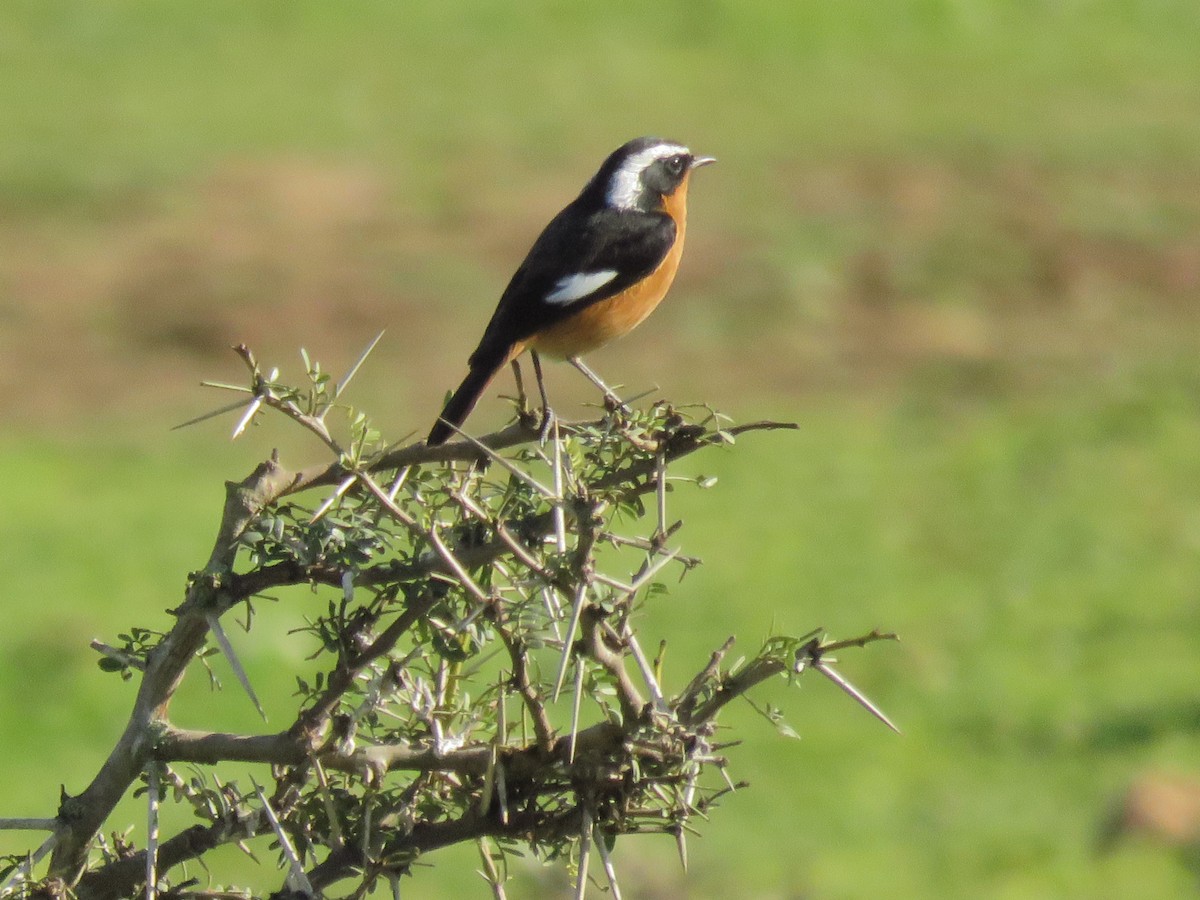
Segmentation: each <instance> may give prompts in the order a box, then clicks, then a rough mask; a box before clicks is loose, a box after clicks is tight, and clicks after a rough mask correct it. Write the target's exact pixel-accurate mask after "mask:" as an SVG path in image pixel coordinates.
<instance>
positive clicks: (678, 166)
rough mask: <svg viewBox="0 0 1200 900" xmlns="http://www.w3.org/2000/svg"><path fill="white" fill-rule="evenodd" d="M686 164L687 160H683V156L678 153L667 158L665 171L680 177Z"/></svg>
mask: <svg viewBox="0 0 1200 900" xmlns="http://www.w3.org/2000/svg"><path fill="white" fill-rule="evenodd" d="M686 164H687V160H685V159H684V157H683V154H679V153H677V154H675V155H674V156H670V157H667V160H666V163H665V165H666V167H667V171H668V172H670V173H671V174H672V175H682V174H683V169H684V166H685V165H686Z"/></svg>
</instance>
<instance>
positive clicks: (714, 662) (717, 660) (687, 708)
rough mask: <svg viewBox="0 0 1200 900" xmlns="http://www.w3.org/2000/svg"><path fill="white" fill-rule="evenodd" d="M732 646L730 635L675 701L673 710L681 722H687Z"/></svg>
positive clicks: (732, 638) (732, 639) (732, 641)
mask: <svg viewBox="0 0 1200 900" xmlns="http://www.w3.org/2000/svg"><path fill="white" fill-rule="evenodd" d="M733 644H734V637H733V636H732V635H730V636H729V637H728V638H726V640H725V643H724V644H722V645H721V646H720V647H719V648H718V649H716V650H714V651H713V654H712V656H711V657H710V658H709V660H708V665H706V666H705V667H704V668H703V669H701V670H700V671H699V672H697V673H696V676H695V677H694V678H693V679H692V680H691V681H689V682H688V685H687V687H685V688H684V689H683V693H681V694H680V695H679V697H678V699H676V701H675V710H676V713H677V714H678V716H679V718H680V719H681V720H683V721H688V720H689V718H690V716H691V714H692V710H693V709H694V708H695V706H696V701H697V700H698V699H699V697H700V694H701V692H702V691H704V689H705V688H706V687H708V685H709V684H711V683H712V682H713V680H714V679H715V678H716V677H717V673H718V672H719V671H720V669H721V661H722V660H723V659H725V655H726V654H727V653H728V652H729V651H730V650H731V649H733Z"/></svg>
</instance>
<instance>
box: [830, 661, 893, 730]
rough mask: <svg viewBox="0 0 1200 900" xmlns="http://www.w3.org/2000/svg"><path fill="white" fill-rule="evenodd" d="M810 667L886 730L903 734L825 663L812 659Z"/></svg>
mask: <svg viewBox="0 0 1200 900" xmlns="http://www.w3.org/2000/svg"><path fill="white" fill-rule="evenodd" d="M812 667H813V668H814V669H816V670H817V671H818V672H820V673H821V674H822V675H824V676H825V677H826V678H828V679H829V680H830V681H832V682H833V683H834V684H836V685H837V686H838V687H840V688H841V689H842V690H843V691H845V692H846V693H847V694H849V695H850V696H851V697H853V698H854V700H855V701H857V702H858V704H859V705H860V706H862V707H863V709H865V710H866V711H867V712H869V713H870V714H871V715H873V716H874V717H875V718H877V719H878V720H879V721H880V722H882V723H883V724H884V725H886V726H887V727H888V728H890V729H892V731H894V732H896V734H903V732H902V731H901V730H900V729H899V728H897V727H896V726H895V724H894V723H893V722H892V720H891V719H889V718H888V717H887V716H886V715H884V712H883V710H881V709H880V708H879V707H878V706H876V705H875V704H874V703H872V702H871V701H870V700H869V699H868V698H867V695H866V694H864V693H863V692H862V691H860V690H859V689H858V688H856V687H855V686H854V685H852V684H851V683H850V682H849V681H848V680H846V679H845V678H844V677H843V676H841V675H839V674H838V673H837V672H835V671H834V670H833V669H832V668H830V666H829V665H828V664H827V663H825V662H824V661H822V660H821V659H820V658H819V657H817V658H814V659H813V661H812Z"/></svg>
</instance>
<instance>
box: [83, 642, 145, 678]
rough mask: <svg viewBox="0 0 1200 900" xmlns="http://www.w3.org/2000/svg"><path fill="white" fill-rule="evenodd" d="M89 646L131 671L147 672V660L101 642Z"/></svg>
mask: <svg viewBox="0 0 1200 900" xmlns="http://www.w3.org/2000/svg"><path fill="white" fill-rule="evenodd" d="M88 646H90V647H91V648H92V649H93V650H95V651H96V652H97V653H99V654H100V655H102V656H107V657H108V658H109V659H111V660H115V661H116V662H119V663H120V664H121V665H123V666H126V667H127V668H130V669H137V670H138V671H139V672H145V671H146V660H145V659H143V658H142V657H140V656H137V655H135V654H133V653H126V652H125V651H124V650H118V649H117V648H116V647H113V646H110V645H109V644H106V643H104V642H103V641H100V640H94V641H92V642H91V643H90V644H89V645H88Z"/></svg>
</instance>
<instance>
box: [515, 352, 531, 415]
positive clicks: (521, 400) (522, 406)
mask: <svg viewBox="0 0 1200 900" xmlns="http://www.w3.org/2000/svg"><path fill="white" fill-rule="evenodd" d="M512 370H513V380H514V381H516V383H517V408H518V410H520V413H521V415H522V416H523V415H525V414H526V413H527V412H529V398H528V397H527V396H526V394H525V379H524V378H522V377H521V364H520V363H519V362H517V361H516V360H515V359H514V360H513V361H512Z"/></svg>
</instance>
